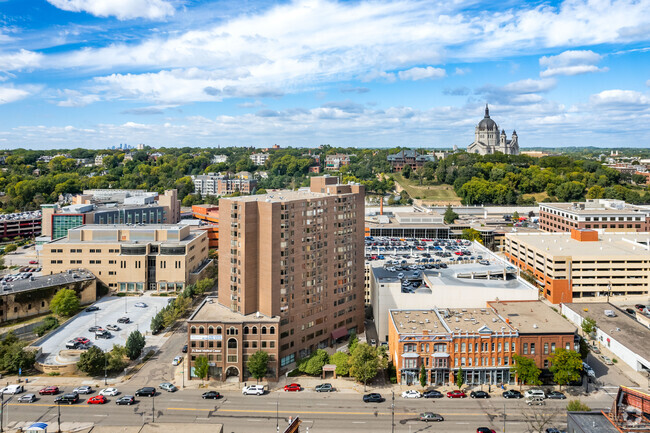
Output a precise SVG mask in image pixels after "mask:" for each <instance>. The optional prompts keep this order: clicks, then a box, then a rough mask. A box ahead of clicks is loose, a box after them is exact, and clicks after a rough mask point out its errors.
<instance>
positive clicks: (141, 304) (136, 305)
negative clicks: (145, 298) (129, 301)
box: [133, 302, 147, 308]
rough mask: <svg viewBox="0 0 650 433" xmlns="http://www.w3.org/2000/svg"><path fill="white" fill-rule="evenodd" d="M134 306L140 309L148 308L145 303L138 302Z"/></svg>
mask: <svg viewBox="0 0 650 433" xmlns="http://www.w3.org/2000/svg"><path fill="white" fill-rule="evenodd" d="M133 306H134V307H138V308H147V304H145V303H144V302H136V303H135V304H134V305H133Z"/></svg>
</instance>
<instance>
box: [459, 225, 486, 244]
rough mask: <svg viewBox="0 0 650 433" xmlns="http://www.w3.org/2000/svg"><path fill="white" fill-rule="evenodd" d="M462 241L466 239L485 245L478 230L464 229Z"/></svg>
mask: <svg viewBox="0 0 650 433" xmlns="http://www.w3.org/2000/svg"><path fill="white" fill-rule="evenodd" d="M461 238H462V239H466V240H468V241H476V242H478V243H480V244H482V243H483V238H481V232H479V231H478V230H476V229H471V228H470V229H463V234H462V235H461Z"/></svg>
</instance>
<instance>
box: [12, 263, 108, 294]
mask: <svg viewBox="0 0 650 433" xmlns="http://www.w3.org/2000/svg"><path fill="white" fill-rule="evenodd" d="M94 279H95V276H94V275H93V274H92V273H91V272H88V271H86V270H85V269H71V270H70V272H62V273H60V274H52V275H43V276H42V277H34V281H31V280H30V279H29V278H25V279H22V280H15V281H11V282H9V283H7V285H4V286H0V287H2V288H1V289H0V293H1V294H3V295H10V294H14V293H19V292H29V291H32V290H39V289H43V288H46V287H57V286H61V285H64V284H70V283H76V282H79V281H88V280H94Z"/></svg>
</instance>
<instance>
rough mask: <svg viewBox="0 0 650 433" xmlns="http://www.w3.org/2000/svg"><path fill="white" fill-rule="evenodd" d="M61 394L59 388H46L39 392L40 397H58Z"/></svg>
mask: <svg viewBox="0 0 650 433" xmlns="http://www.w3.org/2000/svg"><path fill="white" fill-rule="evenodd" d="M58 393H59V387H58V386H46V387H45V388H43V389H41V390H40V391H38V394H39V395H56V394H58Z"/></svg>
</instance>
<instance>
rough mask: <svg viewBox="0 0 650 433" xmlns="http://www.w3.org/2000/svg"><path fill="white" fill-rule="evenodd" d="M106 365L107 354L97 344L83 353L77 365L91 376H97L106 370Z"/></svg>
mask: <svg viewBox="0 0 650 433" xmlns="http://www.w3.org/2000/svg"><path fill="white" fill-rule="evenodd" d="M105 365H106V354H105V353H104V352H103V351H102V349H100V348H99V347H97V346H91V347H90V348H89V349H88V350H86V351H84V352H82V353H81V356H80V359H79V362H77V367H79V370H81V371H83V372H84V373H86V374H89V375H91V376H97V375H98V374H100V373H101V372H103V371H104V366H105Z"/></svg>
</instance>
